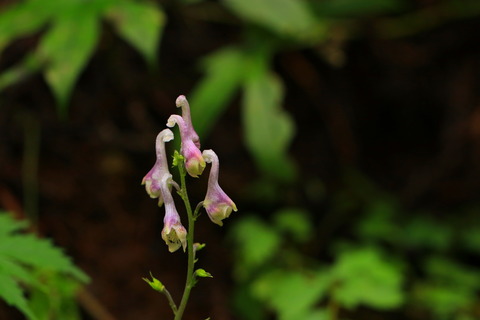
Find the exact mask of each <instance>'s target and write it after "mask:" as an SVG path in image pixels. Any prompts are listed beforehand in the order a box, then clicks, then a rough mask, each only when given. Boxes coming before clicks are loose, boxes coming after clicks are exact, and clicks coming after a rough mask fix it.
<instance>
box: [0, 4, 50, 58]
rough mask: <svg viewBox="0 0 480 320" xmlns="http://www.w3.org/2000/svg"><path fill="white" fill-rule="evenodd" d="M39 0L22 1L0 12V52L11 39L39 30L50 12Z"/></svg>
mask: <svg viewBox="0 0 480 320" xmlns="http://www.w3.org/2000/svg"><path fill="white" fill-rule="evenodd" d="M48 9H49V8H48V7H47V8H45V6H44V5H42V2H41V1H22V2H17V3H15V4H12V5H10V6H8V7H7V8H6V9H5V10H4V11H3V12H0V30H1V32H0V52H1V51H2V50H3V49H4V48H5V46H7V45H8V44H9V43H10V42H11V41H12V40H14V39H16V38H18V37H21V36H24V35H27V34H30V33H33V32H36V31H39V29H40V28H41V27H42V26H43V25H44V24H45V23H47V21H48V19H49V18H50V16H51V12H50V11H49V10H48Z"/></svg>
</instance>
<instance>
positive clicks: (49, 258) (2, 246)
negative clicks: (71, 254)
mask: <svg viewBox="0 0 480 320" xmlns="http://www.w3.org/2000/svg"><path fill="white" fill-rule="evenodd" d="M0 256H4V257H7V258H9V259H12V260H17V261H19V262H21V263H25V264H27V265H31V266H34V267H37V268H45V269H48V270H52V271H59V272H65V273H68V274H71V275H73V276H75V277H76V278H77V279H78V280H80V281H83V282H86V281H88V277H87V276H86V275H85V274H84V273H83V272H82V271H80V270H79V269H78V268H76V267H75V266H74V265H73V263H72V262H71V261H70V259H69V258H68V257H67V256H65V255H64V254H63V252H62V251H61V250H60V249H59V248H56V247H54V246H53V244H52V243H51V241H50V240H48V239H39V238H37V237H35V236H34V235H32V234H25V235H14V236H11V237H8V238H5V239H3V240H2V241H1V242H0Z"/></svg>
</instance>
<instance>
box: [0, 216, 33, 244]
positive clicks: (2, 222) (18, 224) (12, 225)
mask: <svg viewBox="0 0 480 320" xmlns="http://www.w3.org/2000/svg"><path fill="white" fill-rule="evenodd" d="M27 226H28V223H27V221H20V220H13V218H12V217H10V216H9V215H8V213H6V212H5V211H0V239H1V238H2V237H5V236H8V235H10V234H11V233H14V232H17V231H20V230H23V229H25V228H27Z"/></svg>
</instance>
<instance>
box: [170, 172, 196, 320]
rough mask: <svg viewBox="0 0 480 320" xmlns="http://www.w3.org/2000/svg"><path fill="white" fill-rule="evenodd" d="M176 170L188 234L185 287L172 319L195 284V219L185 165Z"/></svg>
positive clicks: (177, 316)
mask: <svg viewBox="0 0 480 320" xmlns="http://www.w3.org/2000/svg"><path fill="white" fill-rule="evenodd" d="M178 170H179V172H180V181H181V191H180V194H181V197H182V200H183V202H184V203H185V208H186V209H187V215H188V234H187V252H188V266H187V280H186V282H185V289H184V291H183V296H182V301H181V302H180V305H179V307H178V310H177V312H176V313H175V319H174V320H181V319H182V316H183V312H184V311H185V308H186V306H187V302H188V298H189V297H190V291H191V290H192V288H193V286H194V285H195V275H194V271H193V268H194V264H195V252H194V250H193V234H194V230H195V227H194V224H195V219H194V216H193V212H192V207H191V205H190V201H189V199H188V194H187V186H186V183H185V176H186V172H185V167H184V165H183V163H181V164H179V165H178Z"/></svg>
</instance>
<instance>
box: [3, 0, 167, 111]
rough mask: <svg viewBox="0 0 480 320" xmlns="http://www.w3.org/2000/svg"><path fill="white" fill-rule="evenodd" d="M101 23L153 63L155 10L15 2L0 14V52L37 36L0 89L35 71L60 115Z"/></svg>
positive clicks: (133, 5) (115, 4)
mask: <svg viewBox="0 0 480 320" xmlns="http://www.w3.org/2000/svg"><path fill="white" fill-rule="evenodd" d="M140 17H141V18H140ZM103 19H106V20H108V21H109V22H110V23H112V25H113V26H114V28H115V30H117V32H118V34H119V35H120V36H121V37H122V38H123V39H125V41H127V42H128V43H130V44H131V45H132V46H133V47H134V48H135V49H137V50H138V51H139V52H140V53H141V54H142V55H143V56H144V57H145V59H146V60H147V61H148V62H149V63H150V64H153V63H154V61H155V58H156V53H157V48H158V43H159V40H160V34H161V31H162V28H163V25H164V24H165V15H164V14H163V12H162V11H161V9H160V8H159V7H158V6H155V5H153V4H151V3H145V2H136V1H128V0H96V1H82V0H70V1H63V0H26V1H19V2H16V3H14V4H12V5H10V6H8V7H7V8H6V9H4V10H3V11H2V12H1V13H0V30H2V32H1V33H0V53H1V52H2V51H3V50H4V49H5V48H6V47H7V46H8V45H9V44H10V43H11V42H12V41H14V40H16V39H18V38H21V37H25V36H27V35H31V34H35V33H39V32H42V37H41V40H40V42H39V44H38V46H37V48H35V49H34V50H33V51H32V52H29V53H28V54H27V56H26V57H25V58H24V59H23V60H22V61H21V62H20V63H19V64H18V65H15V66H13V67H11V69H9V70H6V71H4V72H3V74H1V75H0V90H1V89H2V88H5V87H6V86H8V85H12V84H14V83H15V82H17V81H19V80H21V79H22V78H23V77H25V75H27V74H29V73H32V72H37V71H41V72H42V73H43V74H44V76H45V79H46V81H47V83H48V85H49V86H50V88H51V89H52V91H53V93H54V95H55V97H56V99H57V103H58V107H59V112H60V113H61V114H65V113H66V108H67V104H68V99H69V97H70V95H71V92H72V90H73V88H74V86H75V82H76V80H77V78H78V77H79V75H80V73H81V72H82V70H83V69H84V67H85V65H86V64H87V62H88V60H89V59H90V58H91V56H92V55H93V53H94V50H95V49H96V47H97V44H98V40H99V37H100V34H101V31H102V30H101V21H102V20H103ZM45 29H46V30H45Z"/></svg>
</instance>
